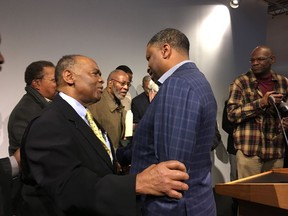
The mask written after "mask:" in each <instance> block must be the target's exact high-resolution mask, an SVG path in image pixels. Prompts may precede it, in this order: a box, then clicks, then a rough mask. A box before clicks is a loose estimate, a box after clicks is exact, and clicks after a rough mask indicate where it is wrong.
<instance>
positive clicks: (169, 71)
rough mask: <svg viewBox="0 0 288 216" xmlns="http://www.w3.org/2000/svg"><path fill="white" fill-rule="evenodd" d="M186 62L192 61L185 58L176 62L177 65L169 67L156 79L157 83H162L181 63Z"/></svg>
mask: <svg viewBox="0 0 288 216" xmlns="http://www.w3.org/2000/svg"><path fill="white" fill-rule="evenodd" d="M188 62H192V61H191V60H185V61H182V62H180V63H178V64H177V65H175V66H174V67H172V68H170V69H169V70H168V71H166V72H165V73H164V74H163V75H162V76H161V77H160V79H159V80H158V83H159V84H160V85H162V84H163V83H164V82H165V80H166V79H168V78H169V77H170V76H171V75H172V74H173V73H174V72H175V71H176V70H177V69H178V68H179V67H180V66H182V65H183V64H185V63H188Z"/></svg>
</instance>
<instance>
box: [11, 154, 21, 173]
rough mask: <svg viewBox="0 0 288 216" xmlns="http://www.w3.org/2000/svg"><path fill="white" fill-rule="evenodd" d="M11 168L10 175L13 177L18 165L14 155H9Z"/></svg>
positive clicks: (17, 171)
mask: <svg viewBox="0 0 288 216" xmlns="http://www.w3.org/2000/svg"><path fill="white" fill-rule="evenodd" d="M9 159H10V163H11V168H12V177H15V176H17V175H18V174H19V166H18V163H17V160H16V158H15V157H14V156H11V157H9Z"/></svg>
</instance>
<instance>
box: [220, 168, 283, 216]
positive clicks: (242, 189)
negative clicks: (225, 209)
mask: <svg viewBox="0 0 288 216" xmlns="http://www.w3.org/2000/svg"><path fill="white" fill-rule="evenodd" d="M215 191H216V193H218V194H221V195H224V196H230V197H233V198H235V199H238V202H239V216H252V215H253V216H255V215H260V216H274V215H275V216H282V215H283V216H284V215H285V216H287V215H288V169H285V168H282V169H274V170H271V171H268V172H264V173H261V174H258V175H254V176H250V177H247V178H243V179H239V180H236V181H232V182H228V183H223V184H216V185H215Z"/></svg>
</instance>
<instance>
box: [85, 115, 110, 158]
mask: <svg viewBox="0 0 288 216" xmlns="http://www.w3.org/2000/svg"><path fill="white" fill-rule="evenodd" d="M86 118H87V120H88V123H89V124H90V127H91V129H92V131H93V132H94V134H95V135H96V136H97V137H98V138H99V139H100V140H101V143H102V145H103V147H104V148H105V150H106V151H107V153H108V155H109V156H110V155H111V152H110V150H109V148H108V147H107V145H106V141H105V139H104V137H103V135H102V132H101V130H100V129H99V128H98V127H97V124H96V123H95V121H94V120H93V116H92V114H91V112H90V111H89V110H87V113H86Z"/></svg>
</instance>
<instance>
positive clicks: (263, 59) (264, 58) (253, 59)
mask: <svg viewBox="0 0 288 216" xmlns="http://www.w3.org/2000/svg"><path fill="white" fill-rule="evenodd" d="M271 58H272V56H268V57H259V58H251V59H250V60H249V62H250V63H252V62H254V61H257V62H262V61H266V60H267V59H271Z"/></svg>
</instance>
